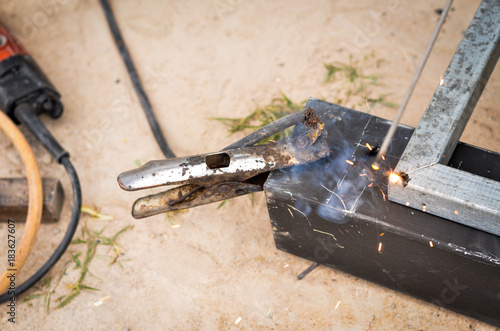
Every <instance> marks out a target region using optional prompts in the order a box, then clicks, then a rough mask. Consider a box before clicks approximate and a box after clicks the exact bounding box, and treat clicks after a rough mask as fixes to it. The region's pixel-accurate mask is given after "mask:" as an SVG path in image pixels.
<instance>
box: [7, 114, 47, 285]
mask: <svg viewBox="0 0 500 331" xmlns="http://www.w3.org/2000/svg"><path fill="white" fill-rule="evenodd" d="M0 129H2V131H3V132H5V134H6V135H7V137H9V139H10V140H11V141H12V143H13V144H14V147H15V148H16V149H17V151H18V153H19V154H20V155H21V159H22V161H23V164H24V169H25V171H26V177H27V179H28V191H29V204H28V215H27V217H26V225H25V229H24V233H23V236H22V238H21V241H20V242H18V241H17V239H16V241H15V244H16V248H17V251H16V256H15V261H14V264H13V265H10V263H9V264H8V267H7V269H8V270H5V271H4V272H3V273H2V274H1V275H0V293H5V292H7V290H8V289H9V285H10V282H11V281H10V279H9V278H7V276H9V275H10V274H14V275H15V277H16V278H17V275H18V274H19V272H20V271H21V269H22V267H23V266H24V264H25V262H26V259H27V258H28V256H29V254H30V253H31V250H32V249H33V246H34V244H35V241H36V236H37V234H38V229H39V228H40V221H41V219H42V208H43V190H42V178H41V177H40V172H39V170H38V164H37V163H36V159H35V155H34V154H33V151H32V149H31V147H30V145H29V144H28V142H27V141H26V138H24V136H23V134H22V133H21V131H20V130H19V129H18V127H17V126H16V125H15V124H14V123H13V122H12V121H11V119H10V118H9V117H8V116H7V115H5V114H4V112H2V111H1V110H0ZM16 237H17V236H16ZM8 238H9V237H8ZM10 239H12V238H10ZM1 246H2V247H5V246H4V244H3V243H2V245H1ZM7 249H10V248H7ZM2 263H3V261H2Z"/></svg>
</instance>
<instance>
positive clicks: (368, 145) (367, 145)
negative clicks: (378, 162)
mask: <svg viewBox="0 0 500 331" xmlns="http://www.w3.org/2000/svg"><path fill="white" fill-rule="evenodd" d="M365 145H366V147H368V149H369V150H370V151H373V148H372V147H371V146H370V144H369V143H366V144H365Z"/></svg>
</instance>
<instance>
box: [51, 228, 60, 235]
mask: <svg viewBox="0 0 500 331" xmlns="http://www.w3.org/2000/svg"><path fill="white" fill-rule="evenodd" d="M59 232H61V230H59V229H58V228H54V230H52V233H53V234H58V233H59Z"/></svg>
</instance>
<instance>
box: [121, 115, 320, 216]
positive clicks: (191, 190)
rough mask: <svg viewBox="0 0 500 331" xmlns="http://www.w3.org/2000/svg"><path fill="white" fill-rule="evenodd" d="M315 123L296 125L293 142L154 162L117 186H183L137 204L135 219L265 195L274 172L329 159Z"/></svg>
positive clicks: (129, 173)
mask: <svg viewBox="0 0 500 331" xmlns="http://www.w3.org/2000/svg"><path fill="white" fill-rule="evenodd" d="M314 116H315V115H314ZM315 119H316V121H313V122H312V123H308V122H306V123H304V124H302V123H301V124H298V125H297V126H296V127H295V130H294V131H293V133H292V135H291V136H290V137H289V138H287V139H284V140H280V141H278V142H274V143H269V144H266V145H256V146H251V147H245V148H239V149H232V150H224V151H221V152H217V153H209V154H198V155H193V156H187V157H178V158H175V159H167V160H158V161H150V162H148V163H146V164H145V165H143V166H142V167H140V168H137V169H134V170H130V171H126V172H124V173H122V174H120V175H119V176H118V184H119V185H120V187H121V188H122V189H124V190H126V191H136V190H141V189H146V188H152V187H158V186H163V185H178V184H183V185H181V186H178V187H175V188H173V189H170V190H168V191H165V192H162V193H157V194H152V195H148V196H146V197H143V198H140V199H138V200H137V201H136V202H135V203H134V204H133V206H132V216H133V217H134V218H144V217H148V216H152V215H156V214H160V213H164V212H169V211H174V210H180V209H186V208H191V207H196V206H201V205H205V204H208V203H213V202H217V201H222V200H226V199H231V198H235V197H238V196H242V195H245V194H249V193H253V192H258V191H262V190H263V186H264V183H265V181H266V179H267V177H268V175H269V173H270V171H273V170H276V169H282V168H288V167H291V166H295V165H301V164H307V163H311V162H314V161H317V160H319V159H321V158H323V157H325V156H328V155H329V148H328V143H327V132H326V130H324V124H323V123H321V122H320V121H319V120H318V119H317V117H315Z"/></svg>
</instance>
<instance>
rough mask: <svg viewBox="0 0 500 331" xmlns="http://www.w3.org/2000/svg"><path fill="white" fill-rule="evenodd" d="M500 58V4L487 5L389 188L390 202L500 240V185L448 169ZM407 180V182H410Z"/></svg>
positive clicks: (487, 0) (487, 1) (495, 0)
mask: <svg viewBox="0 0 500 331" xmlns="http://www.w3.org/2000/svg"><path fill="white" fill-rule="evenodd" d="M499 55H500V0H483V2H482V3H481V4H480V6H479V8H478V10H477V12H476V14H475V16H474V18H473V19H472V21H471V23H470V26H469V28H468V29H467V31H466V32H465V34H464V37H463V39H462V41H461V43H460V45H459V46H458V49H457V51H456V52H455V55H454V56H453V59H452V60H451V63H450V65H449V66H448V68H447V70H446V72H445V74H444V76H443V79H442V81H441V83H440V85H439V86H438V87H437V89H436V92H435V93H434V95H433V97H432V99H431V102H430V103H429V105H428V107H427V110H426V111H425V113H424V115H423V116H422V119H421V120H420V122H419V124H418V126H417V128H416V130H415V132H414V133H413V136H412V137H411V140H410V141H409V143H408V145H407V147H406V149H405V151H404V153H403V155H402V157H401V159H400V160H399V163H398V165H397V167H396V170H395V172H396V173H400V174H407V175H408V177H409V181H405V184H407V185H402V183H401V181H399V182H398V183H390V184H389V200H391V201H393V202H397V203H400V204H404V205H407V206H409V207H412V208H415V209H419V210H423V211H426V212H428V213H431V214H433V215H437V216H441V217H444V218H446V219H449V220H452V221H454V222H458V223H461V224H464V225H468V226H471V227H474V228H476V229H480V230H483V231H486V232H489V233H492V234H495V235H497V236H498V235H500V182H497V181H494V180H491V179H487V178H484V177H481V176H478V175H475V174H472V173H468V172H465V171H462V170H458V169H454V168H451V167H449V166H447V164H448V162H449V159H450V157H451V155H452V154H453V152H454V150H455V147H456V145H457V143H458V140H459V138H460V136H461V135H462V132H463V130H464V129H465V126H466V124H467V122H468V120H469V118H470V116H471V114H472V112H473V110H474V108H475V106H476V104H477V102H478V100H479V97H480V96H481V93H482V92H483V89H484V87H485V85H486V83H487V82H488V79H489V77H490V75H491V72H492V71H493V69H494V67H495V64H496V63H497V60H498V57H499ZM408 177H407V179H408Z"/></svg>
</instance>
